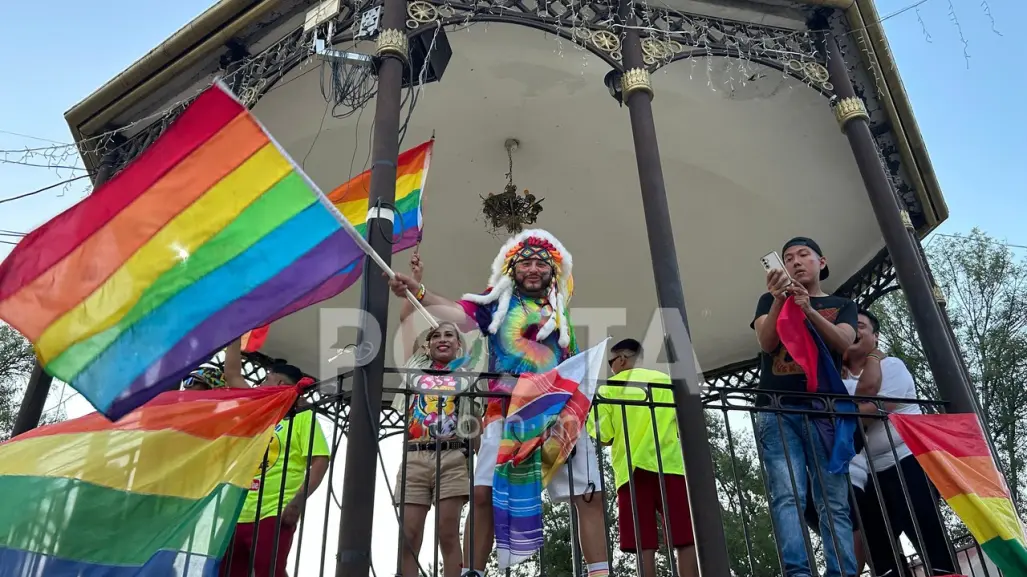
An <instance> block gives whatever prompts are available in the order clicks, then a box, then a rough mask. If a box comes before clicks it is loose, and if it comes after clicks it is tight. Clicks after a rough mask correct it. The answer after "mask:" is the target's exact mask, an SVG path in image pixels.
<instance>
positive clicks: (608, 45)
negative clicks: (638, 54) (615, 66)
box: [589, 30, 621, 60]
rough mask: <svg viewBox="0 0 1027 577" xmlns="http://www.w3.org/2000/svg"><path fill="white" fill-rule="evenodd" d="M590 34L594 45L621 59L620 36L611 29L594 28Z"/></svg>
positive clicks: (614, 57) (616, 58)
mask: <svg viewBox="0 0 1027 577" xmlns="http://www.w3.org/2000/svg"><path fill="white" fill-rule="evenodd" d="M589 36H590V38H589V39H590V40H591V42H592V45H593V46H595V47H596V48H598V49H600V50H602V51H603V52H606V53H607V54H609V55H610V56H612V57H613V59H614V60H620V59H621V53H620V38H618V37H617V35H616V34H614V33H613V32H610V31H609V30H593V31H592V32H591V33H590V34H589Z"/></svg>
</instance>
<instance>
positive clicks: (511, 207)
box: [481, 138, 545, 234]
mask: <svg viewBox="0 0 1027 577" xmlns="http://www.w3.org/2000/svg"><path fill="white" fill-rule="evenodd" d="M519 145H520V143H519V142H517V140H516V139H513V138H508V139H507V140H506V157H507V159H509V161H510V169H509V171H508V172H507V173H506V187H505V188H504V189H503V192H501V193H499V194H495V193H492V192H490V193H489V195H488V197H484V196H483V197H481V201H482V205H483V206H482V209H481V213H482V214H483V215H484V216H485V221H486V222H487V223H488V225H489V227H490V228H491V229H492V230H491V232H492V234H496V233H498V232H500V231H506V232H507V234H517V233H519V232H521V231H522V230H524V227H525V226H526V225H532V224H535V222H536V221H537V220H538V213H540V212H542V201H543V200H545V199H536V198H535V195H533V194H531V193H530V192H528V189H524V194H523V195H518V194H517V185H515V184H514V181H513V151H514V150H517V147H518V146H519Z"/></svg>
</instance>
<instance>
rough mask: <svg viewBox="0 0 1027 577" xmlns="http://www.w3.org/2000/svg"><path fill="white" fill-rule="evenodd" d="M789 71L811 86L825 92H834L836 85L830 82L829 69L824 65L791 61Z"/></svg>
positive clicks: (813, 62)
mask: <svg viewBox="0 0 1027 577" xmlns="http://www.w3.org/2000/svg"><path fill="white" fill-rule="evenodd" d="M788 69H789V70H791V71H792V72H793V73H794V74H795V75H796V76H800V77H802V79H803V80H805V81H806V82H807V83H809V84H810V86H813V87H816V88H819V89H821V90H823V91H825V92H834V84H831V83H830V82H829V81H828V80H829V79H830V78H831V75H830V73H828V71H827V68H825V67H824V65H823V64H821V63H819V62H815V61H806V62H801V61H799V60H795V59H792V60H789V61H788Z"/></svg>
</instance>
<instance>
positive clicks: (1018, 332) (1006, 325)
mask: <svg viewBox="0 0 1027 577" xmlns="http://www.w3.org/2000/svg"><path fill="white" fill-rule="evenodd" d="M926 253H927V259H928V262H929V263H930V265H931V268H932V270H933V272H934V276H935V281H936V283H937V284H938V286H939V287H940V288H941V290H942V292H943V294H944V295H945V298H946V300H947V305H946V312H947V314H948V316H949V320H950V322H951V324H952V329H953V332H954V333H955V337H956V341H957V343H958V345H959V348H960V350H961V351H962V354H963V358H964V359H965V361H966V365H967V369H968V372H969V374H970V380H971V381H972V384H973V388H974V392H975V393H976V395H977V399H978V401H979V403H980V405H981V408H982V410H983V414H984V420H985V422H986V424H987V426H988V429H989V432H990V433H991V437H992V441H993V442H994V444H995V448H996V451H997V452H998V455H999V460H1000V461H1001V466H1002V468H1003V469H1004V470H1005V473H1006V478H1007V480H1008V482H1009V489H1010V492H1011V493H1012V497H1013V501H1014V502H1015V503H1017V504H1018V505H1020V504H1021V503H1022V501H1021V500H1022V498H1023V496H1024V494H1025V491H1027V471H1025V469H1024V467H1025V464H1027V411H1024V410H1023V407H1024V405H1025V404H1027V261H1025V259H1023V258H1017V256H1016V255H1015V254H1014V253H1013V251H1012V250H1011V249H1010V248H1009V247H1007V246H1005V245H1004V244H1002V243H1000V242H998V241H996V240H995V239H993V238H991V237H990V236H988V235H987V234H985V233H983V232H981V231H980V230H978V229H976V228H975V229H974V230H973V231H971V233H970V234H969V235H967V236H956V237H938V238H935V239H932V241H931V242H930V243H928V247H927V249H926ZM873 310H874V312H875V313H876V314H877V315H878V317H879V318H880V320H881V335H882V341H883V344H884V345H885V347H886V349H887V352H888V354H890V355H892V356H896V357H898V358H900V359H902V360H903V361H904V362H905V363H906V366H908V367H909V370H910V372H912V373H913V377H914V379H915V380H916V382H917V387H918V394H919V396H921V397H922V398H930V399H939V398H941V397H940V395H939V393H938V389H937V387H936V386H935V384H934V380H933V378H932V376H931V372H930V368H929V367H928V365H927V359H926V355H925V353H924V350H923V346H922V345H921V343H920V339H919V337H918V336H917V333H916V329H915V327H914V325H913V320H912V316H911V315H910V312H909V306H908V304H907V303H906V300H905V298H904V297H903V296H902V295H901V294H899V293H892V294H889V295H888V296H886V297H884V298H882V299H881V300H880V301H879V302H878V303H876V304H875V305H874V307H873ZM1020 510H1021V512H1022V511H1023V507H1022V506H1021V507H1020Z"/></svg>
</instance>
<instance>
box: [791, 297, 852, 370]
mask: <svg viewBox="0 0 1027 577" xmlns="http://www.w3.org/2000/svg"><path fill="white" fill-rule="evenodd" d="M789 290H791V291H793V293H794V294H795V304H797V305H799V308H800V309H802V312H803V314H805V315H806V319H807V320H809V322H810V324H812V325H813V328H814V329H815V330H816V331H817V334H818V335H820V338H822V339H824V344H826V345H827V346H828V347H829V348H830V349H831V350H832V351H834V352H836V353H844V352H845V351H847V350H848V349H849V347H850V346H852V343H854V342H856V323H857V322H858V319H857V312H858V309H857V308H856V303H854V302H852V301H849V302H848V303H847V304H846V305H845V306H844V307H842V308H841V310H839V311H838V317H837V318H836V319H835V320H834V321H831V320H828V319H827V318H825V317H824V315H822V314H820V313H819V312H817V310H816V309H814V308H813V304H812V303H811V302H810V298H809V292H808V291H807V290H806V287H804V286H802V285H800V284H799V283H794V284H793V285H792V286H791V287H790V289H789Z"/></svg>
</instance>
